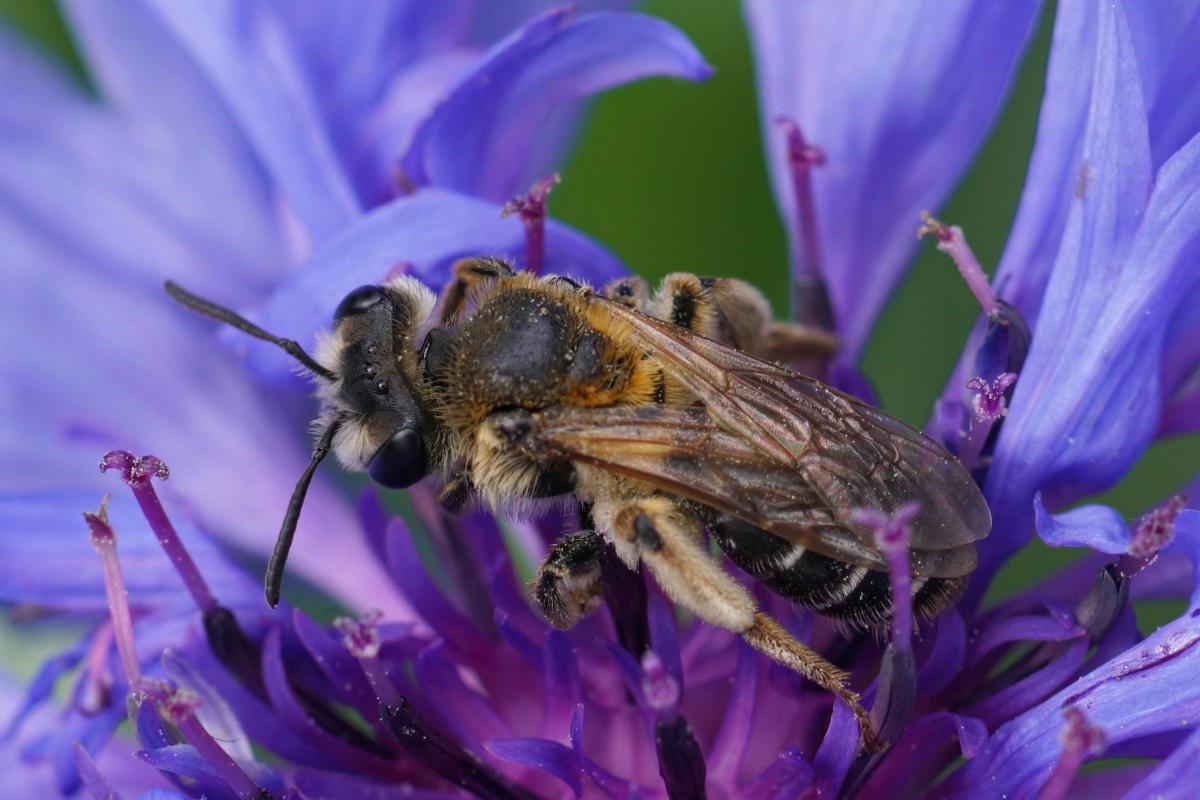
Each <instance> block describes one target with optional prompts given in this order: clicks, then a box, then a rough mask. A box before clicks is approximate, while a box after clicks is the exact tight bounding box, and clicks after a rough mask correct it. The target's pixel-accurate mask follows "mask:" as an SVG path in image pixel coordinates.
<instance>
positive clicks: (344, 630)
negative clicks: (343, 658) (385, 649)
mask: <svg viewBox="0 0 1200 800" xmlns="http://www.w3.org/2000/svg"><path fill="white" fill-rule="evenodd" d="M382 618H383V612H382V611H379V610H378V609H374V610H371V611H368V612H367V613H365V614H363V615H362V616H361V617H359V618H358V619H353V618H352V617H338V618H337V619H335V620H334V621H333V626H334V627H335V628H337V629H338V631H339V632H340V633H341V634H342V644H343V645H345V647H346V649H347V650H348V651H350V655H352V656H354V657H355V658H374V657H376V656H377V655H379V647H380V641H379V629H378V628H377V627H376V626H377V625H378V623H379V620H380V619H382Z"/></svg>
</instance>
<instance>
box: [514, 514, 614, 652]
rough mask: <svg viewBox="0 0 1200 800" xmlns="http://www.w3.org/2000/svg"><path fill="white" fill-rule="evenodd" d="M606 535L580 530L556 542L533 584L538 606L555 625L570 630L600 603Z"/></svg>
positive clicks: (532, 587)
mask: <svg viewBox="0 0 1200 800" xmlns="http://www.w3.org/2000/svg"><path fill="white" fill-rule="evenodd" d="M604 547H605V544H604V537H602V536H601V535H600V534H598V533H596V532H595V531H579V532H578V533H573V534H571V535H570V536H564V537H563V538H561V539H559V540H558V541H557V542H555V543H554V546H553V547H551V548H550V552H549V553H547V554H546V559H545V560H544V561H542V564H541V566H540V567H538V576H537V578H536V579H534V581H533V583H532V584H530V587H529V588H530V589H531V590H532V592H533V599H534V600H535V601H536V602H537V604H538V608H540V609H541V610H542V613H543V614H544V615H545V616H546V619H547V620H549V621H550V624H552V625H553V626H554V627H556V628H558V629H559V630H566V629H568V628H571V627H574V625H575V623H577V622H579V620H580V619H582V618H583V617H585V616H587V615H588V614H590V613H591V612H592V611H594V610H595V609H596V606H598V605H600V599H601V592H602V591H603V583H602V581H601V578H602V577H603V576H602V574H601V570H600V552H601V549H602V548H604Z"/></svg>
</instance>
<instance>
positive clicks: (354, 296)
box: [333, 286, 386, 324]
mask: <svg viewBox="0 0 1200 800" xmlns="http://www.w3.org/2000/svg"><path fill="white" fill-rule="evenodd" d="M385 296H386V295H385V294H384V292H383V289H382V288H380V287H379V286H360V287H358V288H357V289H355V290H354V291H353V292H351V293H350V294H348V295H346V296H345V297H343V298H342V302H340V303H338V307H337V310H336V311H334V312H333V321H334V323H335V324H336V323H338V322H341V321H342V320H343V319H345V318H346V317H352V316H354V315H355V314H361V313H363V312H364V311H366V310H367V309H369V308H370V307H371V306H373V305H375V304H376V303H378V302H379V301H380V300H382V299H384V297H385Z"/></svg>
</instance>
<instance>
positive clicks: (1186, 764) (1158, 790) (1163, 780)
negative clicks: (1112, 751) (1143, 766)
mask: <svg viewBox="0 0 1200 800" xmlns="http://www.w3.org/2000/svg"><path fill="white" fill-rule="evenodd" d="M1197 786H1200V728H1196V729H1195V730H1193V731H1192V733H1191V734H1190V735H1189V736H1188V737H1187V739H1185V740H1184V742H1183V744H1181V745H1180V746H1179V747H1177V748H1175V751H1174V752H1173V753H1171V755H1170V756H1168V757H1167V758H1166V759H1164V760H1163V761H1162V763H1160V764H1159V765H1158V766H1157V767H1155V768H1154V771H1153V772H1151V773H1150V774H1149V775H1147V776H1146V777H1145V778H1143V779H1142V780H1140V781H1138V783H1137V785H1136V786H1133V787H1132V788H1131V789H1130V790H1129V792H1128V794H1126V795H1125V796H1126V797H1131V798H1132V797H1163V798H1166V797H1180V798H1183V797H1186V796H1187V795H1188V793H1190V792H1194V791H1195V789H1196V787H1197Z"/></svg>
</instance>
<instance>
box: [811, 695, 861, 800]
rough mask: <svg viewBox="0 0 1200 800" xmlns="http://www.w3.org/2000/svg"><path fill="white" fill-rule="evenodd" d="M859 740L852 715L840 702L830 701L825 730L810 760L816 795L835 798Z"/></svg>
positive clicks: (856, 749) (856, 724)
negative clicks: (830, 706)
mask: <svg viewBox="0 0 1200 800" xmlns="http://www.w3.org/2000/svg"><path fill="white" fill-rule="evenodd" d="M859 738H860V734H859V730H858V721H857V720H855V718H854V712H853V711H851V710H850V707H849V706H847V705H846V704H845V703H844V702H842V701H841V700H836V701H834V704H833V714H832V715H830V717H829V727H828V728H827V729H826V730H825V738H824V739H822V740H821V746H820V747H819V748H817V755H816V757H815V758H814V759H813V772H814V774H815V775H816V786H817V793H818V795H821V796H824V795H826V794H828V795H829V796H830V797H836V796H837V795H838V793H839V792H840V791H841V787H842V783H843V782H844V781H845V780H846V773H847V771H849V769H850V765H851V764H852V763H854V757H855V756H856V755H858V749H859V748H858V742H859Z"/></svg>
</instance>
